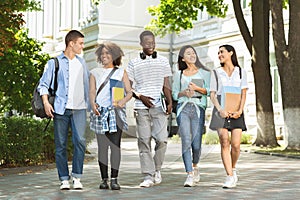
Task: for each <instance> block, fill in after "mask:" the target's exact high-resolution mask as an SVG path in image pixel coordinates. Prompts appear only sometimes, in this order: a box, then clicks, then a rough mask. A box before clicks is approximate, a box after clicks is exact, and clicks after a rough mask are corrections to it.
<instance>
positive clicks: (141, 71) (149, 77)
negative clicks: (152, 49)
mask: <svg viewBox="0 0 300 200" xmlns="http://www.w3.org/2000/svg"><path fill="white" fill-rule="evenodd" d="M126 71H127V73H128V77H129V80H131V81H133V83H134V90H135V91H136V92H137V93H139V94H142V95H144V96H149V97H152V98H153V99H154V100H153V101H152V103H153V104H154V106H156V107H158V106H161V102H160V92H161V91H162V89H163V85H164V78H165V77H169V76H172V72H171V67H170V64H169V61H168V59H167V58H165V57H163V56H160V55H158V56H157V58H152V57H151V56H146V59H144V60H143V59H141V58H139V57H138V58H135V59H133V60H131V61H130V62H129V64H128V67H127V69H126ZM134 108H137V109H145V108H147V107H146V106H145V105H144V104H143V103H142V101H140V100H138V99H137V100H136V101H135V106H134Z"/></svg>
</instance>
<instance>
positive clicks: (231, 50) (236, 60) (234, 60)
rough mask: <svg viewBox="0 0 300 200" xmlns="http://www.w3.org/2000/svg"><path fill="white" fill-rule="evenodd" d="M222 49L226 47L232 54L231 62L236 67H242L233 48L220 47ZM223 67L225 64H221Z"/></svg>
mask: <svg viewBox="0 0 300 200" xmlns="http://www.w3.org/2000/svg"><path fill="white" fill-rule="evenodd" d="M221 47H224V48H225V49H226V50H227V51H228V52H232V55H231V62H232V64H233V65H234V66H238V67H240V65H239V63H238V59H237V56H236V52H235V49H234V47H233V46H231V45H229V44H224V45H221V46H219V49H220V48H221ZM221 66H222V67H224V63H221Z"/></svg>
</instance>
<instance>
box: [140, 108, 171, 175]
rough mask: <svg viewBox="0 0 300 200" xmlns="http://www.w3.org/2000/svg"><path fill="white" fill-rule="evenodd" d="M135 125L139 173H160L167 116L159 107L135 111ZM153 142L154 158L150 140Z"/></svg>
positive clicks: (166, 134)
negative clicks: (139, 164)
mask: <svg viewBox="0 0 300 200" xmlns="http://www.w3.org/2000/svg"><path fill="white" fill-rule="evenodd" d="M136 113H137V116H136V124H137V134H138V148H139V156H140V163H141V172H142V173H143V174H144V175H145V176H146V175H152V176H153V175H154V173H155V170H158V171H160V170H161V166H162V164H163V161H164V159H165V153H166V150H167V141H168V131H167V124H168V116H167V115H165V114H164V112H163V111H162V108H161V107H156V108H150V109H149V110H148V109H137V110H136ZM152 138H153V139H154V141H155V148H154V151H155V153H154V156H153V155H152V149H151V139H152Z"/></svg>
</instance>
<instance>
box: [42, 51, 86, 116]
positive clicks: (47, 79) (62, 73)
mask: <svg viewBox="0 0 300 200" xmlns="http://www.w3.org/2000/svg"><path fill="white" fill-rule="evenodd" d="M57 58H58V61H59V70H58V74H57V83H58V84H57V85H58V86H57V91H56V93H55V101H54V111H55V113H56V114H59V115H63V114H64V113H65V110H66V105H67V101H68V88H69V70H70V69H69V59H68V58H67V57H66V56H65V54H64V53H61V54H60V55H59V56H57ZM76 58H77V59H78V60H79V61H80V62H81V64H82V66H83V76H84V78H83V82H84V98H85V103H86V108H87V109H89V108H90V105H89V70H88V68H87V65H86V63H85V61H84V59H83V58H81V57H79V56H77V55H76ZM54 75H55V63H54V60H53V59H51V60H49V61H48V63H47V65H46V67H45V69H44V73H43V75H42V77H41V79H40V83H39V86H38V91H39V93H40V95H41V96H42V95H44V94H48V89H49V87H51V88H52V89H54ZM52 78H53V80H52V82H51V79H52ZM50 83H51V85H50Z"/></svg>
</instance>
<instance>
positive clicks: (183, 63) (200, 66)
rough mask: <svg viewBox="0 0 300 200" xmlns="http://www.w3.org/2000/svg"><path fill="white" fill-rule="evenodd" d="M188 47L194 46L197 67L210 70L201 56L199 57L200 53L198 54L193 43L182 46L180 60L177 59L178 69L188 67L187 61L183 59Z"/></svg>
mask: <svg viewBox="0 0 300 200" xmlns="http://www.w3.org/2000/svg"><path fill="white" fill-rule="evenodd" d="M188 48H192V49H193V51H194V52H195V54H196V63H195V65H196V67H197V68H203V69H205V70H207V71H209V69H208V68H206V67H205V66H204V65H203V64H202V63H201V62H200V60H199V57H198V54H197V52H196V50H195V48H194V47H193V46H191V45H185V46H183V47H181V49H180V50H179V55H178V61H177V64H178V69H179V70H181V71H182V70H185V69H186V68H188V66H187V64H186V62H184V61H183V60H182V59H183V56H184V52H185V50H187V49H188Z"/></svg>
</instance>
